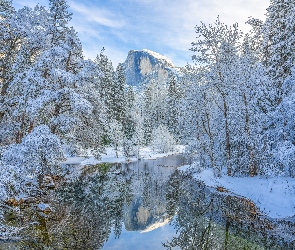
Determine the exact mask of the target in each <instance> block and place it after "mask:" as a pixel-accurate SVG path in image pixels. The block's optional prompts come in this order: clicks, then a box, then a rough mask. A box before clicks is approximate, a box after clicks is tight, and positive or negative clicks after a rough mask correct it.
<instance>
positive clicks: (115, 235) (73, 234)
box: [0, 155, 295, 250]
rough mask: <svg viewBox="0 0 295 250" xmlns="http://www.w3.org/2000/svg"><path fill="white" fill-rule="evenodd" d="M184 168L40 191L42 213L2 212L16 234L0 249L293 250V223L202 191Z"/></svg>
mask: <svg viewBox="0 0 295 250" xmlns="http://www.w3.org/2000/svg"><path fill="white" fill-rule="evenodd" d="M184 164H185V159H184V158H183V157H182V156H181V155H174V156H169V157H165V158H160V159H157V160H141V161H138V162H133V163H128V164H101V165H97V166H88V167H85V168H84V169H82V170H81V172H80V173H79V175H77V176H76V177H72V178H71V179H70V180H68V179H66V178H65V179H63V180H62V181H60V182H59V183H58V184H57V185H56V188H55V189H54V190H50V191H47V192H44V196H45V197H43V199H42V202H43V203H46V204H48V205H49V206H50V208H51V209H50V211H49V212H48V213H44V211H43V212H42V211H40V210H38V206H36V205H30V206H26V207H22V208H20V210H19V211H18V213H17V214H12V212H11V211H6V216H5V218H4V219H3V220H2V223H6V224H9V225H12V226H14V227H16V228H20V229H19V232H18V233H17V235H16V236H15V237H14V238H13V241H12V240H11V239H10V240H5V241H4V240H3V237H0V240H1V239H2V241H0V249H105V250H107V249H120V250H121V249H122V250H124V249H136V250H141V249H142V250H145V249H151V250H157V249H197V250H199V249H212V250H213V249H214V250H215V249H294V241H295V226H294V222H292V221H284V220H282V221H279V220H272V219H271V218H267V217H266V216H264V215H263V214H261V213H260V212H259V210H258V209H257V208H256V206H255V204H253V203H252V202H251V201H249V200H247V199H245V198H243V197H237V196H233V195H232V194H229V193H227V192H224V190H215V189H213V188H209V187H206V186H205V185H204V184H203V183H201V182H198V181H196V180H195V179H194V178H193V177H192V174H190V173H184V172H182V171H178V170H177V167H179V166H182V165H184ZM68 168H69V171H70V169H73V168H75V166H68ZM2 209H4V208H2ZM6 209H7V208H6ZM0 236H1V235H0Z"/></svg>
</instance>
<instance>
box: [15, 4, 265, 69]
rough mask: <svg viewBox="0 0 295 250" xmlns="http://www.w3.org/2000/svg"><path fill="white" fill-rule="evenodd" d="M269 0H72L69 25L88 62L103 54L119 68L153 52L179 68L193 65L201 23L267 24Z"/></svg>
mask: <svg viewBox="0 0 295 250" xmlns="http://www.w3.org/2000/svg"><path fill="white" fill-rule="evenodd" d="M269 2H270V0H83V1H81V0H80V1H77V0H68V5H69V6H70V11H71V12H72V13H73V16H72V20H71V23H70V25H71V26H73V27H74V28H75V30H76V31H77V32H78V36H79V38H80V40H81V42H82V45H83V53H84V56H85V59H95V57H96V55H97V54H99V53H100V51H101V49H102V48H103V47H104V48H105V54H106V55H107V56H108V58H109V59H110V60H111V61H112V62H113V65H114V66H116V65H117V64H118V63H121V62H124V61H125V59H126V57H127V54H128V51H129V50H141V49H149V50H152V51H155V52H157V53H160V54H162V55H164V56H166V57H168V58H169V59H170V60H171V61H172V62H173V63H174V64H175V65H176V66H179V67H181V66H185V65H186V64H187V63H192V60H191V57H192V55H193V52H192V51H190V50H189V49H190V48H191V43H192V42H194V41H195V40H196V38H195V37H196V36H195V26H196V25H199V24H200V22H201V21H202V22H204V23H206V24H210V23H214V21H215V20H216V18H217V16H218V15H219V16H220V21H222V22H224V23H226V24H228V25H232V24H233V23H236V22H237V23H239V27H240V29H241V30H242V31H243V32H247V31H249V29H250V27H249V25H247V24H245V22H246V21H247V20H248V17H250V16H251V17H254V18H259V19H261V20H265V13H266V8H267V7H268V5H269ZM13 3H14V6H15V7H16V8H17V9H19V8H21V7H23V6H29V7H34V6H35V5H36V4H38V3H39V4H40V5H44V6H48V0H14V1H13Z"/></svg>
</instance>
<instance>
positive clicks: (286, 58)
mask: <svg viewBox="0 0 295 250" xmlns="http://www.w3.org/2000/svg"><path fill="white" fill-rule="evenodd" d="M294 9H295V2H294V1H289V0H271V2H270V6H269V7H268V8H267V13H266V16H267V19H266V21H265V24H264V26H263V30H262V31H263V34H264V41H263V46H262V50H263V54H264V64H265V66H266V68H267V74H268V76H269V77H270V79H271V81H272V85H273V88H275V91H276V93H275V96H274V98H273V100H272V106H273V107H272V108H274V107H275V106H277V105H278V104H279V103H280V102H281V101H282V97H283V95H284V94H285V93H284V92H285V91H284V89H283V84H284V81H285V79H286V78H287V77H288V76H290V75H291V68H292V67H293V65H294V63H295V52H294V49H293V48H294V46H295V35H294V29H295V13H294Z"/></svg>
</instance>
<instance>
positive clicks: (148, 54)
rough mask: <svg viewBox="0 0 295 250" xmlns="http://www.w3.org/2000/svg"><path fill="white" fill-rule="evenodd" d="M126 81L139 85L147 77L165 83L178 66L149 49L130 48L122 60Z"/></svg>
mask: <svg viewBox="0 0 295 250" xmlns="http://www.w3.org/2000/svg"><path fill="white" fill-rule="evenodd" d="M123 65H124V68H125V76H126V83H127V84H128V85H131V86H137V87H138V86H140V85H141V84H142V83H145V82H148V81H149V79H153V80H157V81H159V82H160V83H166V82H167V81H168V80H169V77H170V75H172V74H175V72H178V68H177V67H175V65H174V64H173V63H172V62H171V61H170V60H169V59H168V58H167V57H165V56H163V55H160V54H158V53H156V52H153V51H151V50H147V49H143V50H130V51H129V53H128V56H127V59H126V60H125V62H124V64H123Z"/></svg>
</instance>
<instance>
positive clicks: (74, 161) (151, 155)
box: [62, 145, 185, 166]
mask: <svg viewBox="0 0 295 250" xmlns="http://www.w3.org/2000/svg"><path fill="white" fill-rule="evenodd" d="M184 149H185V147H184V146H183V145H177V146H175V149H174V151H173V152H168V153H156V152H154V151H153V150H152V149H151V148H150V147H144V148H140V150H139V158H135V157H134V158H126V157H125V156H124V155H123V150H122V149H121V148H120V149H119V150H118V158H117V157H116V151H115V149H114V148H106V150H105V154H103V155H102V156H101V159H100V160H97V159H96V158H95V157H93V156H90V157H67V160H66V161H64V162H62V164H67V165H84V166H86V165H96V164H99V163H124V162H133V161H137V160H139V159H146V160H153V159H157V158H160V157H167V156H169V155H173V154H181V153H183V152H184Z"/></svg>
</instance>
